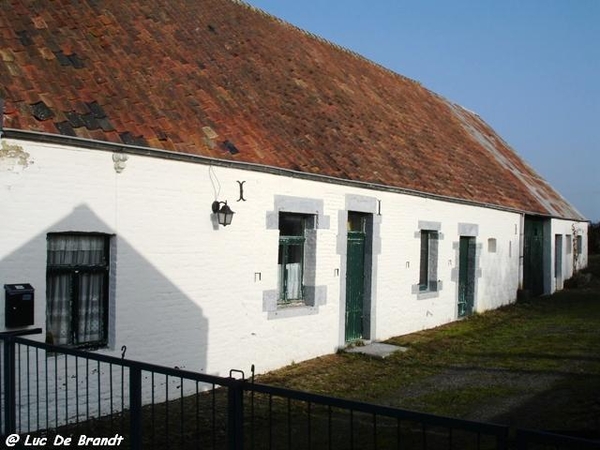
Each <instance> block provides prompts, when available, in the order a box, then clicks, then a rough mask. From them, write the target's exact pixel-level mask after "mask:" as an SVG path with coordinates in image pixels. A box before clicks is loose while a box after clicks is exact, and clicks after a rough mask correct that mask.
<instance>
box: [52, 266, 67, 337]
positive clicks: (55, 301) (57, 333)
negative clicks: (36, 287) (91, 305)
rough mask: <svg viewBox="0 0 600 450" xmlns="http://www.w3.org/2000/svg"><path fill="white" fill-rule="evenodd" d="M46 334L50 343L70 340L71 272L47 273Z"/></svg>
mask: <svg viewBox="0 0 600 450" xmlns="http://www.w3.org/2000/svg"><path fill="white" fill-rule="evenodd" d="M46 296H47V299H48V301H47V310H46V311H47V312H46V317H47V320H46V335H47V339H48V342H49V343H50V344H56V345H64V344H68V343H69V342H70V340H71V274H68V273H67V274H48V280H47V285H46Z"/></svg>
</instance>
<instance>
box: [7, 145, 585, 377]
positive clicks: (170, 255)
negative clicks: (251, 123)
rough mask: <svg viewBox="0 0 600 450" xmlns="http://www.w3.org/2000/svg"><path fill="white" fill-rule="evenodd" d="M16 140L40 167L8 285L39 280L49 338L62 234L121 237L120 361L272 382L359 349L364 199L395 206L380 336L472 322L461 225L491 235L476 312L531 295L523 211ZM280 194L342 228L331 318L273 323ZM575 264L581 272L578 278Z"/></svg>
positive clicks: (11, 180) (18, 178) (11, 253)
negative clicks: (348, 243) (348, 333)
mask: <svg viewBox="0 0 600 450" xmlns="http://www.w3.org/2000/svg"><path fill="white" fill-rule="evenodd" d="M9 143H10V144H13V145H20V146H22V147H23V149H24V150H25V151H27V152H28V153H29V154H30V158H31V161H32V164H30V165H29V167H27V168H25V169H23V170H21V171H18V172H15V171H8V170H5V171H3V172H2V173H0V204H1V205H2V211H3V214H4V224H5V226H4V227H3V232H2V233H1V234H0V283H2V284H4V283H18V282H22V283H31V284H32V285H33V286H34V287H35V289H36V293H35V295H36V300H35V326H36V327H41V328H45V314H46V312H45V295H46V294H45V283H46V281H45V277H46V235H47V233H49V232H60V231H87V232H103V233H110V234H113V235H114V236H115V237H114V239H113V250H114V251H113V255H112V258H113V261H112V272H111V283H112V284H111V292H112V294H111V299H110V302H111V314H110V317H111V318H110V325H109V326H110V333H109V334H110V339H109V341H110V342H109V344H110V345H109V347H108V348H106V349H102V350H99V351H98V352H100V353H105V354H109V355H115V356H120V351H121V350H120V349H121V347H122V346H123V345H125V346H127V358H130V359H135V360H142V361H149V362H153V363H157V364H161V365H166V366H170V367H173V366H178V367H180V368H182V369H189V370H193V371H199V372H203V373H210V374H221V375H223V374H224V375H226V374H227V373H228V371H229V369H231V368H236V369H242V370H245V371H248V370H249V368H250V366H251V365H252V364H255V365H256V368H257V371H258V372H265V371H268V370H271V369H274V368H277V367H280V366H283V365H286V364H289V363H291V362H293V361H301V360H305V359H309V358H313V357H316V356H319V355H323V354H328V353H332V352H334V351H335V350H336V349H337V348H339V347H340V346H343V345H344V342H343V329H342V327H343V323H344V311H345V305H344V299H341V298H340V297H341V295H342V293H343V292H344V291H345V281H344V276H345V273H344V272H343V271H342V270H341V269H342V268H344V267H345V261H344V258H345V256H344V255H340V254H339V253H338V244H339V241H340V239H342V240H343V239H345V228H344V226H343V224H342V226H340V220H339V214H340V212H343V211H344V210H345V207H346V206H345V205H346V199H347V196H349V195H355V196H364V197H367V198H375V199H377V200H379V201H380V202H381V217H380V218H379V219H380V221H381V223H380V239H381V251H380V253H379V254H377V255H375V256H374V258H375V259H376V268H377V273H376V275H377V278H376V279H374V280H373V286H374V287H373V293H374V295H375V297H374V303H375V304H374V311H375V317H374V320H373V323H374V330H373V335H372V336H371V337H372V338H373V339H376V340H382V339H386V338H389V337H391V336H394V335H400V334H404V333H409V332H412V331H416V330H421V329H424V328H430V327H434V326H437V325H441V324H444V323H447V322H450V321H453V320H455V319H456V318H457V283H456V281H453V280H452V279H451V274H452V270H453V269H456V268H457V266H458V253H457V251H456V248H455V244H456V243H458V241H459V223H470V224H475V225H477V229H478V234H477V236H476V242H477V244H479V248H480V250H479V251H478V252H479V261H480V264H479V269H480V270H481V277H479V278H477V288H476V289H477V290H476V294H477V298H476V304H475V309H476V310H477V311H479V312H481V311H484V310H487V309H492V308H496V307H498V306H501V305H505V304H507V303H510V302H512V301H514V300H515V297H516V291H517V288H518V286H519V255H520V234H521V225H520V224H521V217H520V215H519V214H515V213H510V212H503V211H498V210H491V209H485V208H480V207H474V206H467V205H461V204H457V203H448V202H442V201H439V200H432V199H429V198H423V197H416V196H407V195H400V194H396V193H390V192H378V191H374V190H367V189H361V188H358V187H348V186H339V185H334V184H331V183H321V182H315V181H308V180H302V179H297V178H291V177H287V176H277V175H273V174H265V173H260V172H250V171H243V170H239V169H229V168H223V167H213V168H209V167H208V166H207V165H204V164H195V163H185V162H179V161H173V160H167V159H158V158H152V157H143V156H136V155H129V159H128V161H127V163H126V168H125V169H124V171H123V172H122V173H120V174H117V173H116V172H115V170H114V167H113V161H112V154H111V153H110V152H104V151H97V150H85V149H74V148H69V149H67V148H61V147H59V146H57V145H51V144H33V143H30V142H17V141H10V142H9ZM211 179H212V181H211ZM217 180H218V181H217ZM238 180H239V181H245V184H244V197H245V198H246V199H247V201H240V202H237V201H236V200H237V199H238V195H239V186H238V183H237V182H236V181H238ZM215 190H218V195H217V198H218V200H227V201H228V204H229V205H230V207H231V208H232V209H233V210H234V211H235V213H236V214H235V216H234V219H233V223H232V225H231V226H228V227H216V226H215V225H214V223H213V221H212V220H211V209H210V206H211V203H212V202H213V200H215V195H216V194H215ZM276 195H278V196H292V197H303V198H311V199H315V200H321V201H322V202H323V205H324V211H323V214H324V216H328V218H329V223H330V226H329V228H325V229H323V228H321V229H318V231H317V261H316V267H317V276H316V285H317V286H325V287H326V290H327V301H326V304H324V305H321V306H319V307H318V313H317V314H312V315H304V316H297V317H289V318H278V319H268V313H267V312H265V311H264V310H263V292H264V291H268V290H275V289H277V252H278V231H277V230H272V229H267V225H266V222H267V213H268V212H269V211H274V209H275V203H274V201H275V200H274V199H275V196H276ZM379 219H378V220H379ZM419 221H431V222H439V223H440V224H441V230H440V231H441V233H442V234H443V239H442V240H440V242H439V259H438V278H439V280H441V282H442V283H443V288H442V290H441V291H440V292H439V295H438V296H437V297H435V298H430V299H425V300H419V299H418V298H417V295H415V294H412V292H411V286H412V285H414V284H416V283H417V282H418V277H419V251H420V240H419V239H418V238H417V237H415V233H417V232H418V223H419ZM584 225H585V224H583V225H581V224H580V225H578V226H580V227H582V228H583V226H584ZM571 226H572V223H571V222H568V221H558V220H554V221H552V232H553V233H559V232H560V233H567V232H568V229H570V227H571ZM586 230H587V228H586ZM489 238H494V239H496V241H497V251H496V252H495V253H490V252H488V246H487V240H488V239H489ZM584 241H585V239H584ZM509 243H510V244H509ZM509 245H510V248H511V250H510V252H509ZM584 258H585V257H582V264H585V263H586V261H584ZM565 264H566V269H565V270H566V272H569V270H571V271H572V269H569V268H568V262H566V263H565ZM258 274H260V276H259V275H258ZM0 324H2V325H3V324H4V309H3V308H0ZM39 339H43V336H41V337H39Z"/></svg>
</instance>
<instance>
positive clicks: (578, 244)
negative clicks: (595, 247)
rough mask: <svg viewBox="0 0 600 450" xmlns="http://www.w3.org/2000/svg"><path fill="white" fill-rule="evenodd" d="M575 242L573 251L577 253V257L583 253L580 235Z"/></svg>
mask: <svg viewBox="0 0 600 450" xmlns="http://www.w3.org/2000/svg"><path fill="white" fill-rule="evenodd" d="M576 239H577V240H576V241H575V251H576V252H577V255H578V256H579V255H581V252H582V251H583V237H582V236H581V235H579V234H578V235H577V238H576Z"/></svg>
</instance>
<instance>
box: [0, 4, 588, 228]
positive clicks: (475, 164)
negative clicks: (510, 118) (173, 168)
mask: <svg viewBox="0 0 600 450" xmlns="http://www.w3.org/2000/svg"><path fill="white" fill-rule="evenodd" d="M36 5H37V6H36ZM42 5H43V6H40V4H36V3H35V2H30V1H25V0H12V1H11V7H10V8H1V9H0V83H1V84H0V97H2V98H3V99H5V102H6V105H5V117H4V126H5V127H6V128H17V129H23V130H40V131H46V132H49V133H56V134H61V133H62V134H66V135H72V134H75V135H76V136H80V137H86V138H93V139H97V140H104V141H109V142H115V141H116V140H119V139H120V141H121V142H124V143H135V144H138V145H144V146H152V147H155V148H158V149H165V150H175V151H180V152H185V153H194V154H198V155H204V156H210V157H214V158H223V159H233V160H237V161H245V162H251V163H257V164H262V165H269V166H275V167H279V168H284V169H293V170H299V171H303V172H309V173H315V174H323V175H328V176H333V177H338V178H343V179H348V180H354V181H362V182H368V183H377V184H382V185H386V186H390V187H396V188H403V189H409V190H415V191H420V192H424V193H429V194H434V195H440V196H447V197H452V198H456V199H463V200H467V201H473V202H481V203H487V204H492V205H497V206H500V207H507V208H514V209H517V210H521V211H526V212H531V213H539V214H543V215H552V216H560V217H568V218H580V217H581V216H580V214H579V213H578V212H577V211H576V210H575V209H574V208H573V207H572V206H571V205H570V204H569V203H568V202H567V201H565V200H564V199H563V198H562V197H560V195H559V194H557V193H556V192H555V191H554V190H553V189H552V188H551V187H550V186H549V185H548V184H547V183H546V182H545V181H544V180H543V179H541V178H540V177H539V175H537V174H536V173H535V172H534V171H533V170H532V169H531V168H530V167H529V166H528V165H527V164H525V163H524V162H523V161H522V160H521V159H520V158H519V157H518V155H517V154H516V153H515V152H514V151H513V150H512V149H511V148H510V147H509V146H508V145H507V144H506V143H505V142H504V141H502V139H501V138H500V137H499V136H498V135H497V134H496V133H495V132H494V131H493V130H491V129H490V127H489V126H488V125H487V124H486V123H485V122H483V120H481V118H479V117H478V116H477V115H475V114H473V113H471V112H468V111H466V110H464V109H463V108H461V107H459V106H457V105H454V104H452V103H450V102H448V101H447V100H445V99H443V98H441V97H440V96H438V95H436V94H434V93H432V92H431V91H429V90H427V89H425V88H424V87H422V86H421V85H420V84H419V83H417V82H415V81H412V80H409V79H407V78H404V77H402V76H400V75H397V74H394V73H392V72H391V71H389V70H387V69H385V68H383V67H381V66H378V65H377V64H374V63H372V62H369V61H367V60H366V59H364V58H362V57H360V56H358V55H356V54H354V53H352V52H349V51H346V50H344V49H341V48H339V47H337V46H335V45H332V44H331V43H328V42H326V41H324V40H322V39H319V38H317V37H315V36H312V35H310V34H308V33H305V32H303V31H301V30H299V29H297V28H295V27H293V26H291V25H289V24H286V23H284V22H282V21H280V20H278V19H276V18H273V17H271V16H269V15H267V14H265V13H262V12H260V11H258V10H256V9H254V8H252V7H249V6H246V5H245V4H243V3H240V2H236V1H230V0H198V1H196V2H188V1H184V0H171V1H169V2H157V1H155V0H132V1H129V2H128V3H127V7H126V8H123V3H122V2H121V1H117V0H106V1H103V2H95V1H87V2H86V1H81V2H70V1H66V0H65V1H58V0H57V1H53V2H44V3H43V4H42ZM32 105H37V107H34V106H32ZM42 105H45V108H47V109H48V111H49V112H48V111H46V110H45V109H44V107H42ZM90 105H93V106H90ZM99 111H101V112H102V113H99ZM203 127H210V128H211V129H212V130H214V132H215V133H216V134H217V135H218V138H217V141H218V142H217V143H219V144H222V143H223V142H224V141H229V142H231V143H232V144H233V145H234V146H235V147H236V148H237V149H238V150H239V153H235V154H232V153H233V152H231V151H224V150H223V149H222V145H214V146H211V145H208V142H209V141H208V140H207V139H206V135H205V134H204V132H203Z"/></svg>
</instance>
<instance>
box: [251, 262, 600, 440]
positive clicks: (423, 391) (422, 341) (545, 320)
mask: <svg viewBox="0 0 600 450" xmlns="http://www.w3.org/2000/svg"><path fill="white" fill-rule="evenodd" d="M586 272H588V273H592V274H593V278H592V281H591V282H589V283H587V284H586V285H585V286H582V287H578V288H575V289H565V290H563V291H561V292H559V293H557V294H555V295H552V296H545V297H540V298H535V299H532V300H529V301H526V302H520V303H517V304H514V305H511V306H507V307H504V308H500V309H498V310H495V311H490V312H486V313H484V314H476V315H474V316H472V317H469V318H468V319H466V320H462V321H459V322H455V323H452V324H448V325H445V326H442V327H439V328H436V329H433V330H427V331H422V332H418V333H414V334H409V335H405V336H399V337H395V338H393V339H390V340H388V341H387V342H388V343H391V344H397V345H401V346H405V347H409V351H407V352H405V353H396V354H394V355H392V356H391V357H389V358H387V359H385V360H378V359H373V358H370V357H368V356H364V355H359V354H348V353H339V354H336V355H330V356H325V357H321V358H317V359H313V360H310V361H306V362H303V363H300V364H294V365H292V366H288V367H285V368H283V369H280V370H277V371H273V372H271V373H268V374H265V375H263V376H261V377H259V379H258V380H257V381H259V382H261V383H265V384H275V385H280V386H285V387H290V388H294V389H300V390H305V391H309V392H316V393H321V394H326V395H332V396H339V397H344V398H350V399H353V400H361V401H367V402H373V403H379V404H385V405H390V406H396V407H400V408H405V409H412V410H418V411H423V412H428V413H433V414H440V415H445V416H452V417H460V418H467V419H472V420H483V421H488V422H496V423H503V424H509V425H512V426H516V427H522V428H536V429H544V430H553V431H559V432H560V431H562V432H567V431H568V432H574V431H575V432H588V433H598V432H600V258H599V257H598V255H596V256H595V257H591V258H590V267H589V268H588V269H587V270H586Z"/></svg>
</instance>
